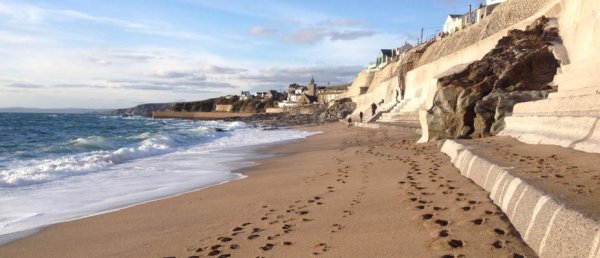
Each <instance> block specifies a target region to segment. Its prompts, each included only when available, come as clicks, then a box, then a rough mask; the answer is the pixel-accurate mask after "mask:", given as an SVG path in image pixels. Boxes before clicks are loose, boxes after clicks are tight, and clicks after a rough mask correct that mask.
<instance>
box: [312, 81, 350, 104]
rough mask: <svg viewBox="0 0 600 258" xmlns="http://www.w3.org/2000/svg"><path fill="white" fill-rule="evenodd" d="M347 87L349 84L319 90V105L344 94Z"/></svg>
mask: <svg viewBox="0 0 600 258" xmlns="http://www.w3.org/2000/svg"><path fill="white" fill-rule="evenodd" d="M349 86H350V85H349V84H346V85H340V86H332V87H322V88H319V103H329V102H331V101H333V100H335V99H336V98H337V97H338V96H339V95H341V94H344V93H346V91H348V87H349Z"/></svg>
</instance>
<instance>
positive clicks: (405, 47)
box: [393, 42, 414, 61]
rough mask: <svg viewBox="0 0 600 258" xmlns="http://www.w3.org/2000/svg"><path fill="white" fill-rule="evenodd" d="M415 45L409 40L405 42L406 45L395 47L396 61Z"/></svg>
mask: <svg viewBox="0 0 600 258" xmlns="http://www.w3.org/2000/svg"><path fill="white" fill-rule="evenodd" d="M413 47H414V46H413V45H411V44H410V43H408V42H404V45H403V46H401V47H399V48H396V49H394V55H393V57H394V59H395V60H396V61H397V60H399V59H401V58H402V55H403V54H404V53H406V52H408V51H409V50H411V49H412V48H413Z"/></svg>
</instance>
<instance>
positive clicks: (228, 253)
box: [188, 149, 368, 258]
mask: <svg viewBox="0 0 600 258" xmlns="http://www.w3.org/2000/svg"><path fill="white" fill-rule="evenodd" d="M342 151H343V149H341V150H340V153H341V152H342ZM336 162H337V164H338V165H339V168H338V169H337V173H336V177H335V182H334V183H337V184H340V185H345V184H347V181H348V180H349V178H350V168H351V167H350V166H349V165H346V164H345V162H344V159H342V158H341V157H336ZM367 173H368V172H367V169H366V167H365V168H364V169H363V171H362V174H363V183H365V182H368V180H367ZM329 174H330V173H329V172H323V173H316V175H315V176H313V177H307V178H305V179H304V183H305V184H310V183H311V182H314V181H316V180H319V179H318V178H319V177H324V176H327V175H329ZM334 185H335V184H332V185H329V186H327V187H326V189H324V192H323V194H321V195H316V196H314V197H312V198H310V199H307V200H297V201H295V202H294V203H293V204H289V205H288V206H287V207H286V208H285V209H281V210H278V209H275V208H271V207H270V206H269V205H263V206H262V209H263V210H264V211H265V212H264V214H263V215H262V216H261V217H260V218H258V219H257V220H256V221H255V222H246V223H243V224H241V225H238V226H236V227H233V228H232V229H231V231H230V232H227V233H223V234H221V235H219V236H215V237H212V238H210V239H208V240H207V241H203V242H204V245H203V246H202V247H198V248H195V249H192V250H188V251H191V252H193V253H194V254H193V255H190V256H188V258H196V257H217V258H227V257H232V253H233V252H235V251H237V250H240V249H242V248H245V246H244V242H245V241H260V242H261V244H260V247H259V248H258V249H259V250H256V251H257V252H258V253H259V255H257V256H256V257H257V258H258V257H265V256H264V255H267V254H268V252H269V251H271V250H273V249H274V248H285V247H287V246H292V245H294V244H295V243H294V242H292V241H290V240H287V239H286V236H288V235H289V234H293V232H294V231H295V230H296V229H297V228H298V227H301V226H302V224H303V223H310V222H312V221H313V220H314V219H312V218H311V217H310V213H311V210H312V209H315V208H319V207H321V206H324V205H325V198H324V196H325V195H327V194H334V193H335V191H336V187H335V186H334ZM359 189H360V190H359V191H358V192H357V194H356V198H354V199H353V200H352V201H351V202H350V203H349V205H348V209H346V210H344V211H343V215H342V217H346V216H351V215H353V214H354V211H353V209H352V207H353V206H355V205H358V204H359V203H360V202H361V201H360V197H361V196H363V195H364V194H365V189H366V187H365V186H364V185H363V186H361V187H360V188H359ZM343 229H344V226H343V225H342V224H341V223H334V224H333V225H331V230H330V233H331V234H335V233H338V232H340V231H342V230H343ZM267 232H269V233H267ZM273 232H275V233H273ZM313 249H314V250H313V251H312V253H311V254H312V255H315V256H318V255H322V254H325V253H326V252H328V251H329V250H330V249H331V246H330V245H329V244H327V243H325V242H319V243H316V244H315V245H314V248H313Z"/></svg>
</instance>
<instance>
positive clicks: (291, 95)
mask: <svg viewBox="0 0 600 258" xmlns="http://www.w3.org/2000/svg"><path fill="white" fill-rule="evenodd" d="M306 90H308V88H307V87H305V86H302V85H299V84H297V83H292V84H290V86H289V87H288V96H287V101H288V102H290V103H298V98H300V96H301V95H302V92H304V91H306Z"/></svg>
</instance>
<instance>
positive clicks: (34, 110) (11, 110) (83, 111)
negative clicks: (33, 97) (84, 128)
mask: <svg viewBox="0 0 600 258" xmlns="http://www.w3.org/2000/svg"><path fill="white" fill-rule="evenodd" d="M109 111H110V110H107V109H90V108H26V107H10V108H0V113H38V114H88V113H106V112H109Z"/></svg>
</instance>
